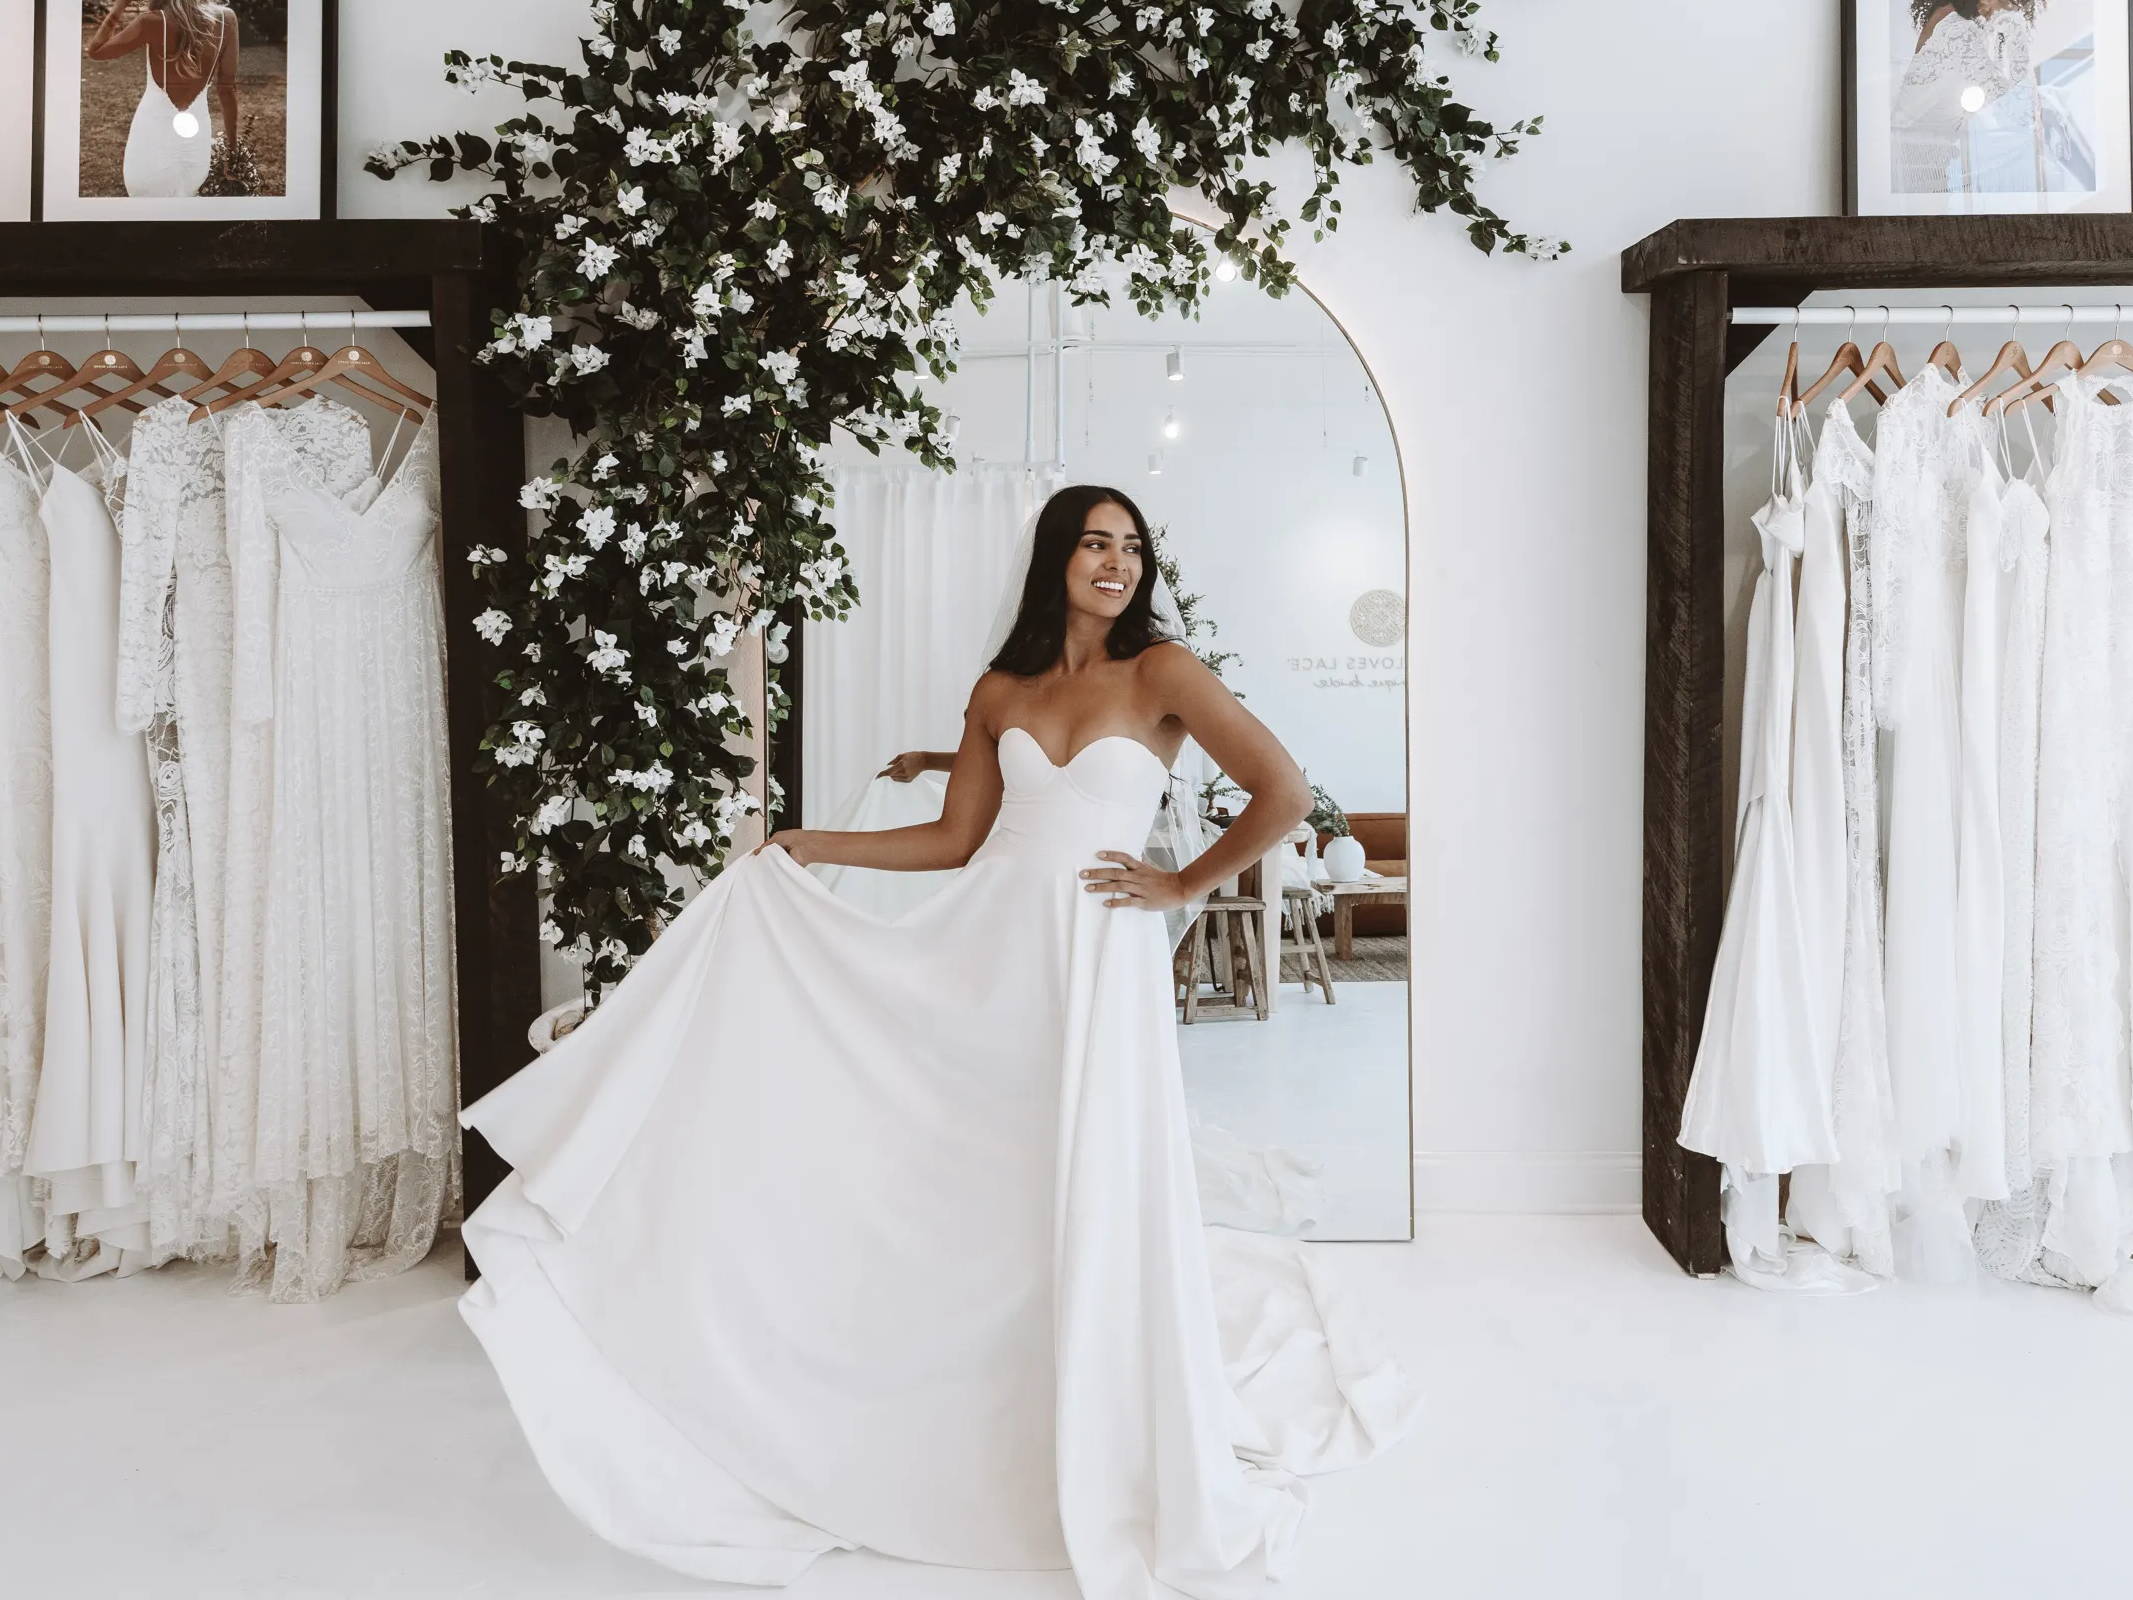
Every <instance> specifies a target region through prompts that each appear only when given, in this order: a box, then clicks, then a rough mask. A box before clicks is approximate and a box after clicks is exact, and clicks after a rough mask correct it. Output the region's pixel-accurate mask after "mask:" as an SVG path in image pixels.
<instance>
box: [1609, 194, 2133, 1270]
mask: <svg viewBox="0 0 2133 1600" xmlns="http://www.w3.org/2000/svg"><path fill="white" fill-rule="evenodd" d="M2129 282H2133V214H2128V213H2125V212H2110V213H2093V214H2086V215H2058V216H1973V217H1736V218H1721V219H1710V220H1695V221H1681V222H1674V223H1670V224H1668V225H1667V226H1666V227H1664V228H1661V229H1660V230H1659V231H1658V232H1657V233H1654V234H1652V235H1651V236H1650V237H1649V238H1646V239H1643V240H1641V241H1639V242H1638V243H1637V244H1635V245H1632V246H1631V247H1630V248H1629V249H1627V250H1625V251H1624V252H1623V253H1622V289H1623V292H1624V293H1625V294H1648V295H1650V296H1651V345H1650V383H1649V387H1648V391H1647V393H1648V397H1649V398H1648V402H1647V403H1648V406H1649V428H1650V438H1649V447H1648V448H1649V459H1648V472H1647V480H1646V481H1647V484H1648V491H1647V492H1648V495H1649V502H1648V512H1647V523H1646V562H1645V584H1646V591H1645V640H1646V645H1645V680H1644V681H1645V690H1644V695H1645V698H1644V916H1643V966H1644V1006H1643V1019H1644V1029H1643V1056H1644V1061H1643V1070H1644V1130H1643V1147H1644V1150H1643V1154H1644V1162H1643V1173H1644V1178H1643V1182H1644V1207H1643V1209H1644V1220H1645V1223H1646V1225H1647V1226H1649V1227H1650V1229H1651V1230H1652V1232H1653V1234H1654V1235H1656V1236H1657V1238H1658V1239H1659V1241H1660V1242H1661V1243H1662V1244H1663V1245H1665V1246H1666V1248H1667V1250H1668V1251H1669V1252H1670V1253H1671V1254H1672V1255H1673V1257H1674V1259H1675V1260H1676V1261H1678V1262H1679V1263H1680V1264H1681V1265H1682V1266H1683V1267H1684V1268H1686V1269H1687V1270H1688V1271H1690V1272H1693V1273H1699V1274H1710V1273H1715V1272H1717V1271H1718V1270H1719V1269H1720V1268H1722V1267H1723V1266H1724V1265H1725V1262H1726V1245H1725V1235H1724V1230H1723V1228H1722V1226H1721V1224H1720V1219H1719V1209H1718V1202H1719V1173H1718V1163H1717V1162H1715V1161H1712V1160H1710V1159H1709V1158H1708V1157H1705V1156H1701V1155H1696V1154H1694V1153H1692V1152H1690V1151H1686V1150H1683V1149H1682V1148H1681V1146H1680V1144H1679V1143H1678V1142H1677V1137H1676V1136H1677V1135H1678V1134H1679V1132H1680V1130H1681V1110H1682V1102H1683V1100H1684V1098H1685V1096H1686V1095H1687V1093H1688V1085H1689V1077H1690V1074H1691V1073H1692V1071H1693V1070H1694V1067H1695V1062H1696V1047H1697V1041H1698V1039H1699V1037H1700V1035H1701V1032H1702V1027H1703V1014H1704V1006H1705V1002H1706V1000H1707V999H1708V997H1709V993H1710V987H1711V972H1712V968H1713V967H1714V965H1715V964H1716V960H1717V955H1718V933H1719V925H1720V923H1721V922H1722V921H1723V919H1724V914H1725V876H1724V861H1725V852H1726V841H1727V840H1728V839H1729V838H1730V837H1731V833H1732V823H1731V817H1730V815H1729V813H1728V812H1727V811H1726V809H1725V803H1724V801H1725V796H1724V783H1725V778H1724V762H1723V748H1724V745H1723V728H1724V721H1725V704H1726V670H1725V663H1726V610H1727V599H1728V595H1729V590H1728V586H1727V573H1726V562H1725V553H1726V504H1725V474H1726V437H1725V414H1726V405H1725V399H1726V393H1725V391H1726V375H1727V374H1728V373H1729V372H1731V371H1732V370H1733V369H1734V368H1735V367H1737V366H1739V365H1740V363H1741V362H1742V361H1744V360H1746V359H1747V357H1748V356H1749V354H1750V353H1752V352H1753V351H1754V350H1755V349H1756V347H1757V346H1758V345H1760V344H1761V343H1762V341H1763V340H1764V339H1766V338H1768V337H1769V336H1770V334H1771V332H1772V331H1773V330H1774V329H1776V328H1780V327H1783V326H1786V325H1789V324H1790V323H1791V322H1792V320H1793V317H1794V315H1795V312H1794V309H1793V308H1794V307H1798V306H1800V304H1801V302H1802V301H1804V300H1806V299H1807V298H1808V297H1809V296H1810V295H1812V294H1815V293H1817V292H1829V293H1834V294H1844V295H1848V296H1849V295H1856V296H1860V297H1861V298H1862V299H1863V298H1865V297H1866V296H1868V295H1870V293H1871V291H1873V290H1876V289H1910V290H1918V289H1939V288H1956V287H1961V288H1966V289H1978V290H1983V289H1992V290H1995V291H1997V290H2007V291H2011V292H2010V293H2009V294H2008V296H2007V298H2008V299H2011V300H2015V301H2019V300H2020V299H2021V291H2022V290H2024V289H2032V290H2035V291H2038V292H2040V293H2049V292H2050V291H2052V290H2054V289H2057V288H2060V287H2062V286H2064V287H2074V286H2077V285H2087V286H2102V287H2106V288H2108V287H2109V286H2111V285H2122V284H2126V283H2129ZM2129 308H2133V306H2129ZM2010 313H2013V315H2010ZM1852 314H1853V308H1851V307H1843V308H1838V307H1830V306H1814V307H1805V308H1802V309H1800V310H1799V311H1798V313H1797V315H1798V317H1799V320H1800V324H1801V325H1802V326H1810V325H1827V324H1828V323H1831V322H1834V321H1840V320H1845V319H1848V318H1850V317H1851V316H1852ZM1857 314H1858V319H1859V321H1860V323H1861V325H1862V326H1864V327H1867V328H1868V329H1869V330H1871V329H1873V328H1874V327H1876V326H1878V323H1879V319H1880V314H1881V313H1880V308H1879V307H1878V306H1876V307H1874V308H1873V310H1872V311H1871V312H1869V311H1868V308H1867V306H1866V305H1864V304H1861V305H1859V306H1858V307H1857ZM2071 314H2072V316H2073V319H2074V320H2075V321H2076V322H2077V323H2086V324H2088V325H2091V326H2093V325H2096V324H2098V323H2102V322H2105V321H2108V320H2110V319H2112V318H2115V317H2116V316H2117V315H2118V309H2117V307H2115V306H2075V307H2072V308H2071ZM2068 315H2069V307H2068V306H2067V305H2066V304H2064V303H2063V302H2062V303H2058V304H2046V305H2036V306H2032V307H2029V308H2024V307H2022V306H2020V305H2015V306H2011V307H2010V306H2006V305H2001V306H1954V307H1949V306H1896V307H1891V308H1890V309H1889V321H1890V323H1891V324H1892V325H1894V324H1898V323H1901V324H1906V325H1910V324H1920V325H1924V324H1932V325H1938V324H1941V323H1943V322H1945V321H1948V320H1949V319H1950V318H1951V316H1952V317H1953V319H1954V320H1957V321H1973V320H1974V321H1984V322H1995V321H1997V322H2013V321H2018V320H2023V319H2027V318H2031V317H2033V318H2034V320H2035V321H2036V322H2037V323H2038V324H2040V325H2056V324H2058V323H2063V322H2064V321H2065V319H2066V318H2067V316H2068ZM1869 316H1871V317H1872V318H1873V321H1871V322H1870V321H1868V318H1869Z"/></svg>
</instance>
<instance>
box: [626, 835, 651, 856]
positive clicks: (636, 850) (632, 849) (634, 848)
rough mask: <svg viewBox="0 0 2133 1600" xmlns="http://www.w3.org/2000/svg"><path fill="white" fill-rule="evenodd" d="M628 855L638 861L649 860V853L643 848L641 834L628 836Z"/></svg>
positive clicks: (642, 836)
mask: <svg viewBox="0 0 2133 1600" xmlns="http://www.w3.org/2000/svg"><path fill="white" fill-rule="evenodd" d="M629 853H630V854H631V855H633V856H635V857H636V858H637V859H638V860H639V861H645V860H649V859H650V857H651V852H650V851H649V850H647V849H645V847H644V835H643V834H641V833H633V834H631V835H630V842H629Z"/></svg>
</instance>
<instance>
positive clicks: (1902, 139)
mask: <svg viewBox="0 0 2133 1600" xmlns="http://www.w3.org/2000/svg"><path fill="white" fill-rule="evenodd" d="M1848 9H1849V10H1850V11H1851V13H1852V14H1851V16H1850V18H1849V19H1848V25H1847V29H1846V34H1847V38H1846V43H1847V47H1848V49H1849V50H1850V55H1851V60H1850V65H1849V68H1848V72H1847V82H1846V88H1847V93H1848V97H1849V100H1850V103H1851V106H1852V108H1853V115H1852V118H1851V122H1850V128H1849V132H1850V134H1851V136H1852V137H1851V143H1852V160H1851V164H1850V174H1849V175H1850V181H1851V186H1852V189H1853V194H1854V198H1855V203H1854V206H1853V209H1854V210H1855V211H1857V212H1861V213H1866V214H1874V213H1920V212H1926V213H1931V212H1966V211H1981V212H2033V211H2068V210H2122V209H2125V207H2126V206H2127V204H2128V201H2127V198H2126V193H2127V187H2126V172H2127V164H2128V156H2127V147H2128V142H2129V136H2128V122H2127V115H2128V106H2127V93H2126V49H2127V45H2126V13H2127V5H2126V3H2125V0H1854V3H1853V5H1851V6H1850V7H1849V8H1848Z"/></svg>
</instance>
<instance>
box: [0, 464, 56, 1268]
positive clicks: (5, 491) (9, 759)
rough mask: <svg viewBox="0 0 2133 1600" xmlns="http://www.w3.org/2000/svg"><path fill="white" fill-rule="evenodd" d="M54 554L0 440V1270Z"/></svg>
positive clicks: (42, 882) (22, 1252)
mask: <svg viewBox="0 0 2133 1600" xmlns="http://www.w3.org/2000/svg"><path fill="white" fill-rule="evenodd" d="M50 589H51V558H50V556H49V554H48V552H47V550H46V546H45V533H44V523H43V522H42V521H40V520H39V518H38V515H37V486H36V484H35V483H34V482H32V481H31V479H30V477H29V475H28V474H27V473H25V472H24V471H23V470H22V469H21V468H20V467H18V466H17V465H16V464H15V463H14V461H13V460H11V459H9V457H8V454H7V452H6V451H5V450H0V685H4V686H5V688H4V691H0V1277H7V1278H18V1277H20V1276H21V1275H22V1271H23V1266H24V1257H25V1256H26V1254H27V1253H28V1251H29V1249H30V1247H31V1246H32V1245H34V1244H35V1243H36V1242H37V1240H38V1239H39V1238H40V1237H42V1235H43V1233H44V1226H43V1212H44V1208H43V1205H42V1202H41V1198H40V1196H39V1194H38V1192H37V1189H38V1187H39V1186H37V1185H35V1184H34V1183H33V1180H32V1179H30V1178H29V1177H28V1176H26V1175H25V1174H24V1172H23V1162H24V1160H25V1158H26V1157H27V1155H28V1152H29V1142H30V1118H31V1116H32V1114H33V1113H34V1112H35V1110H36V1107H37V1077H38V1072H39V1070H40V1068H41V1065H42V1063H43V1060H44V985H45V966H46V961H47V958H48V956H49V954H50V944H51V940H50V929H51V919H52V705H51V680H50V676H49V674H48V672H47V670H46V666H45V641H46V629H47V621H46V610H45V607H46V602H47V597H48V595H49V592H50Z"/></svg>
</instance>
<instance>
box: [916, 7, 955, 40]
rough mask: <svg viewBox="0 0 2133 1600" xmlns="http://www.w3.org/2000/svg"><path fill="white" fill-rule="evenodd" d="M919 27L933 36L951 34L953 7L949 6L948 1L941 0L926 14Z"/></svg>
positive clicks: (953, 17) (953, 16) (953, 15)
mask: <svg viewBox="0 0 2133 1600" xmlns="http://www.w3.org/2000/svg"><path fill="white" fill-rule="evenodd" d="M919 26H920V27H922V28H924V29H925V30H926V31H927V32H928V33H933V34H940V33H951V32H953V31H954V29H955V7H954V6H952V5H950V4H949V3H948V0H941V3H940V4H939V5H937V6H935V7H934V8H933V9H932V10H931V11H929V12H927V13H926V15H925V18H924V19H923V20H922V21H921V22H920V23H919Z"/></svg>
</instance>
